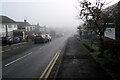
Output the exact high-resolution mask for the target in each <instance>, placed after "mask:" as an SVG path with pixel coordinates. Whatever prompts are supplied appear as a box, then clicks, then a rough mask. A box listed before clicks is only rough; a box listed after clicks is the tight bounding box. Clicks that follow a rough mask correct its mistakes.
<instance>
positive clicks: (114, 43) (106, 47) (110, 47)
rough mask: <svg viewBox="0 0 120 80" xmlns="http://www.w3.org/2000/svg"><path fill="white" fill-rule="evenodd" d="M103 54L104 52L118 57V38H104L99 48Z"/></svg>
mask: <svg viewBox="0 0 120 80" xmlns="http://www.w3.org/2000/svg"><path fill="white" fill-rule="evenodd" d="M100 50H101V52H102V53H103V55H104V54H105V53H106V54H108V55H110V56H111V58H115V59H118V60H119V57H120V40H105V41H103V42H102V44H101V48H100Z"/></svg>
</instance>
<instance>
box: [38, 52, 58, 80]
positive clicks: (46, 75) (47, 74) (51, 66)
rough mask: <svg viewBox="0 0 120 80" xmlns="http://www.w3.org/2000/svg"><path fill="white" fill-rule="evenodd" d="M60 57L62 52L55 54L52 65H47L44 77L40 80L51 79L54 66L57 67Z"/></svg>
mask: <svg viewBox="0 0 120 80" xmlns="http://www.w3.org/2000/svg"><path fill="white" fill-rule="evenodd" d="M59 55H60V51H59V52H57V53H56V54H55V56H54V57H53V58H52V60H51V61H50V63H49V64H48V65H47V67H46V69H45V70H44V72H43V73H42V75H41V76H40V78H39V79H38V80H42V79H44V80H47V78H48V77H49V75H50V72H51V70H52V68H53V66H54V65H55V63H56V61H57V59H58V57H59Z"/></svg>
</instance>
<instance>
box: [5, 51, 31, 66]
mask: <svg viewBox="0 0 120 80" xmlns="http://www.w3.org/2000/svg"><path fill="white" fill-rule="evenodd" d="M30 54H32V52H30V53H28V54H26V55H24V56H22V57H20V58H18V59H16V60H14V61H12V62H10V63H8V64H6V65H5V66H9V65H10V64H13V63H15V62H16V61H19V60H20V59H22V58H24V57H26V56H28V55H30Z"/></svg>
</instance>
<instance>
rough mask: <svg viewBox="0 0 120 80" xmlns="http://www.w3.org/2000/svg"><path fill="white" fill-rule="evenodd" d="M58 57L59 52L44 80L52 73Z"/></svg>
mask: <svg viewBox="0 0 120 80" xmlns="http://www.w3.org/2000/svg"><path fill="white" fill-rule="evenodd" d="M58 57H59V53H58V55H57V57H56V58H55V60H54V62H53V64H52V66H51V67H50V69H49V71H48V73H47V74H46V76H45V79H44V80H46V79H47V78H48V76H49V75H50V72H51V70H52V68H53V66H54V65H55V63H56V61H57V59H58Z"/></svg>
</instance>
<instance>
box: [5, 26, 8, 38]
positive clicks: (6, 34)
mask: <svg viewBox="0 0 120 80" xmlns="http://www.w3.org/2000/svg"><path fill="white" fill-rule="evenodd" d="M5 27H6V37H8V27H7V24H5Z"/></svg>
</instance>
